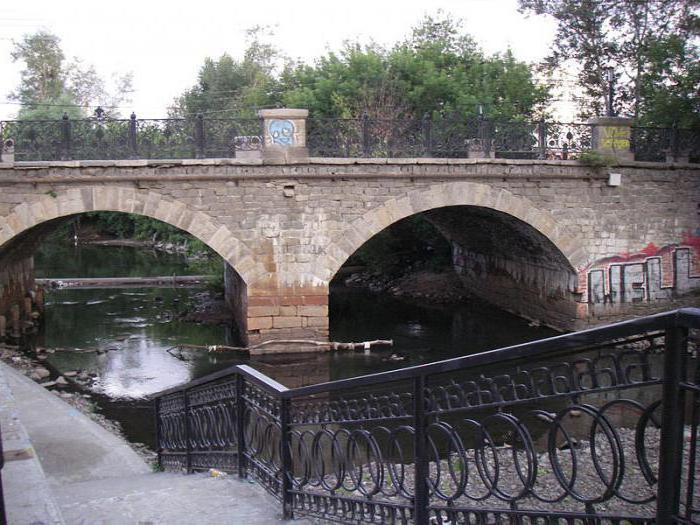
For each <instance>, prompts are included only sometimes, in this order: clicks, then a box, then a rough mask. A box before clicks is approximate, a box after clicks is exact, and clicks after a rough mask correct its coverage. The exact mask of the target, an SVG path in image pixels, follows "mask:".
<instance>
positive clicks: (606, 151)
mask: <svg viewBox="0 0 700 525" xmlns="http://www.w3.org/2000/svg"><path fill="white" fill-rule="evenodd" d="M588 123H589V124H590V125H591V131H592V133H591V147H592V149H593V150H594V151H597V152H598V153H600V154H602V155H607V156H610V157H614V158H615V159H616V160H634V153H633V152H632V150H631V148H630V140H631V137H632V119H630V118H626V117H593V118H591V119H589V120H588Z"/></svg>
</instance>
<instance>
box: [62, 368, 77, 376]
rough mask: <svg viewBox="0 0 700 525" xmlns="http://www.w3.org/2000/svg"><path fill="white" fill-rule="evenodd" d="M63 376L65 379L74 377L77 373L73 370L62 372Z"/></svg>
mask: <svg viewBox="0 0 700 525" xmlns="http://www.w3.org/2000/svg"><path fill="white" fill-rule="evenodd" d="M63 375H64V376H65V377H75V376H77V375H78V372H76V371H75V370H69V371H68V372H63Z"/></svg>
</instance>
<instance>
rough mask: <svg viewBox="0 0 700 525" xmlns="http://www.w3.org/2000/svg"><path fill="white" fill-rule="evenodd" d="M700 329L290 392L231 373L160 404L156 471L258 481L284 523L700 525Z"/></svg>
mask: <svg viewBox="0 0 700 525" xmlns="http://www.w3.org/2000/svg"><path fill="white" fill-rule="evenodd" d="M698 328H700V309H683V310H678V311H674V312H669V313H665V314H660V315H655V316H650V317H645V318H642V319H638V320H634V321H627V322H623V323H619V324H616V325H611V326H608V327H602V328H596V329H592V330H587V331H583V332H577V333H573V334H568V335H564V336H559V337H554V338H551V339H545V340H541V341H536V342H532V343H526V344H522V345H517V346H513V347H509V348H504V349H500V350H494V351H490V352H484V353H480V354H475V355H469V356H466V357H461V358H457V359H451V360H447V361H441V362H437V363H432V364H427V365H422V366H417V367H410V368H405V369H401V370H396V371H391V372H385V373H380V374H374V375H369V376H363V377H357V378H353V379H346V380H341V381H334V382H330V383H324V384H320V385H314V386H308V387H302V388H296V389H292V390H288V389H286V388H285V387H284V386H282V385H280V384H278V383H276V382H275V381H273V380H271V379H270V378H268V377H266V376H264V375H262V374H260V373H259V372H256V371H255V370H254V369H252V368H250V367H248V366H235V367H232V368H229V369H227V370H224V371H221V372H218V373H215V374H212V375H210V376H207V377H205V378H202V379H199V380H197V381H194V382H191V383H189V384H186V385H184V386H181V387H179V388H175V389H171V390H168V391H166V392H163V393H161V394H158V396H157V397H156V400H155V402H156V418H157V432H158V436H157V444H158V457H159V461H160V462H161V465H162V466H163V467H164V468H166V469H169V470H186V471H187V472H192V471H196V470H202V469H208V468H219V469H224V470H227V471H232V472H234V471H235V472H238V474H239V475H240V476H242V477H250V478H252V479H255V480H256V481H257V482H259V483H260V484H261V485H262V486H263V487H264V488H265V489H266V490H267V491H268V492H270V493H271V494H272V495H273V496H275V497H276V498H277V499H278V500H279V501H280V504H281V506H282V508H283V510H284V515H285V516H286V517H292V516H294V515H296V516H314V517H318V518H321V519H327V520H330V521H336V522H340V523H391V524H408V523H412V524H420V525H425V524H428V523H431V524H432V523H436V524H444V525H447V524H453V525H454V524H457V523H459V524H492V523H493V524H499V523H519V524H527V523H532V524H534V523H557V524H559V523H561V524H564V523H566V524H586V525H588V524H603V523H605V524H607V523H610V524H642V523H644V524H652V523H657V524H671V523H684V524H691V523H695V524H698V523H700V490H699V487H700V468H699V467H700V466H699V464H698V452H700V450H698V449H699V448H700V441H699V440H698V426H699V425H700V368H699V366H698V361H699V359H698V355H697V348H695V347H694V346H693V344H690V343H689V337H688V335H689V330H691V329H698ZM465 350H468V349H465Z"/></svg>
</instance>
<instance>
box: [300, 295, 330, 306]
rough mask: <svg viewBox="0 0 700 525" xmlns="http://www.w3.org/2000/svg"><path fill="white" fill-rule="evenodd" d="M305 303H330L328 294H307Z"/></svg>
mask: <svg viewBox="0 0 700 525" xmlns="http://www.w3.org/2000/svg"><path fill="white" fill-rule="evenodd" d="M304 304H308V305H328V295H306V296H304Z"/></svg>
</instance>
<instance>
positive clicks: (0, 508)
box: [0, 428, 7, 525]
mask: <svg viewBox="0 0 700 525" xmlns="http://www.w3.org/2000/svg"><path fill="white" fill-rule="evenodd" d="M4 466H5V451H4V449H3V445H2V428H0V524H1V525H4V524H5V523H7V514H6V512H5V491H4V490H3V488H2V469H3V467H4Z"/></svg>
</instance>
